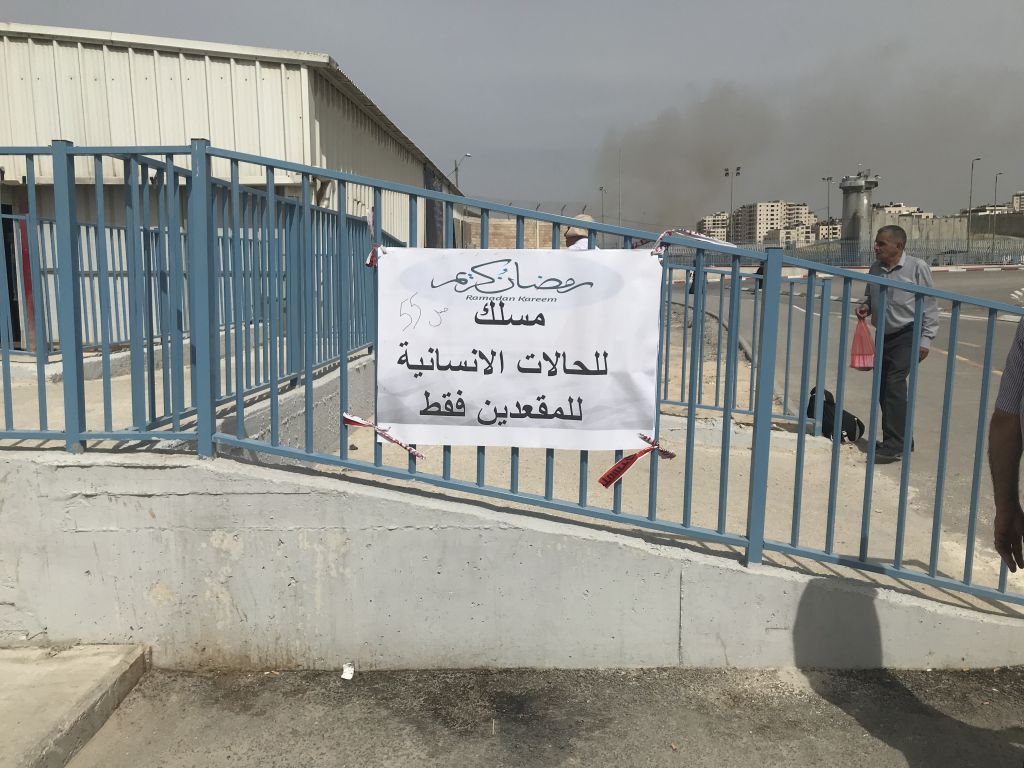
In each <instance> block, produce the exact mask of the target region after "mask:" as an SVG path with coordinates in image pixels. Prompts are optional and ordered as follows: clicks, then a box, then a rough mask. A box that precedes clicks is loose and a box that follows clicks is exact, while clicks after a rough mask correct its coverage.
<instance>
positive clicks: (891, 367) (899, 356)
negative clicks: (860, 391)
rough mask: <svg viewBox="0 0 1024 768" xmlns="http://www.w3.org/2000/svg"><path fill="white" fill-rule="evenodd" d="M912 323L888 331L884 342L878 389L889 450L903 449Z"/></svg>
mask: <svg viewBox="0 0 1024 768" xmlns="http://www.w3.org/2000/svg"><path fill="white" fill-rule="evenodd" d="M913 327H914V326H913V324H910V325H905V326H903V327H902V328H900V329H899V330H898V331H894V332H892V333H887V334H886V335H885V343H884V344H883V345H882V386H881V389H879V391H878V404H879V405H880V406H882V446H883V448H884V449H885V451H886V452H888V453H902V452H903V428H904V426H905V425H906V422H907V376H909V375H910V353H911V351H912V350H913V345H914V334H913V333H912V332H911V331H912V329H913Z"/></svg>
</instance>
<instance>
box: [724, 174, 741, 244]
mask: <svg viewBox="0 0 1024 768" xmlns="http://www.w3.org/2000/svg"><path fill="white" fill-rule="evenodd" d="M739 175H740V166H738V165H737V166H736V170H735V171H734V172H733V173H732V174H730V173H729V169H728V168H726V169H725V177H726V178H727V179H729V215H728V217H727V218H726V220H725V239H726V240H728V241H729V242H730V243H731V242H732V205H733V204H732V183H733V181H734V180H735V178H736V177H737V176H739Z"/></svg>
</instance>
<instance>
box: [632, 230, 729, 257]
mask: <svg viewBox="0 0 1024 768" xmlns="http://www.w3.org/2000/svg"><path fill="white" fill-rule="evenodd" d="M670 235H679V236H680V237H693V238H696V239H698V240H704V241H706V242H708V243H713V244H715V245H732V243H730V242H729V241H727V240H719V239H718V238H717V237H711V236H710V235H705V234H703V233H701V232H694V231H693V230H692V229H666V230H665V231H664V232H662V233H661V234H660V235H658V241H657V242H656V243H655V244H654V248H652V249H651V255H652V256H661V254H663V253H664V252H665V251H667V250H668V246H667V245H664V244H663V243H662V242H661V241H662V240H664V239H665V238H666V237H669V236H670Z"/></svg>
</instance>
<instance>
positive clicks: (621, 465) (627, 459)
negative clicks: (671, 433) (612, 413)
mask: <svg viewBox="0 0 1024 768" xmlns="http://www.w3.org/2000/svg"><path fill="white" fill-rule="evenodd" d="M640 439H641V440H643V441H644V442H645V443H647V444H648V447H647V448H644V449H643V450H640V451H637V452H636V453H631V454H630V455H629V456H623V457H622V458H621V459H619V460H618V461H617V462H615V464H614V465H613V466H612V467H611V468H610V469H609V470H608V471H607V472H605V473H604V474H603V475H601V476H600V477H599V478H598V479H597V482H599V483H600V484H601V485H603V486H604V487H605V488H608V487H610V486H612V485H614V484H615V483H617V482H619V480H621V479H622V476H623V475H624V474H626V472H628V471H629V468H630V467H632V466H633V465H634V464H636V462H637V459H639V458H640V457H642V456H646V455H647V454H648V453H651V452H653V451H657V452H658V455H659V456H661V458H663V459H674V458H675V457H676V455H675V454H674V453H673V452H672V451H670V450H668V449H667V448H662V447H661V445H660V444H659V443H658V441H657V440H655V439H654V438H653V437H651V436H650V435H645V434H643V433H642V432H641V433H640Z"/></svg>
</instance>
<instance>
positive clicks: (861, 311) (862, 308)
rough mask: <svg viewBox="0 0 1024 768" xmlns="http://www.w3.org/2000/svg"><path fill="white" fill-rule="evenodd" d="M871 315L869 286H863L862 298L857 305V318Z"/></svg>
mask: <svg viewBox="0 0 1024 768" xmlns="http://www.w3.org/2000/svg"><path fill="white" fill-rule="evenodd" d="M870 314H871V286H870V285H865V286H864V298H863V299H861V300H860V304H858V305H857V317H859V318H866V317H868V316H869V315H870Z"/></svg>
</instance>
